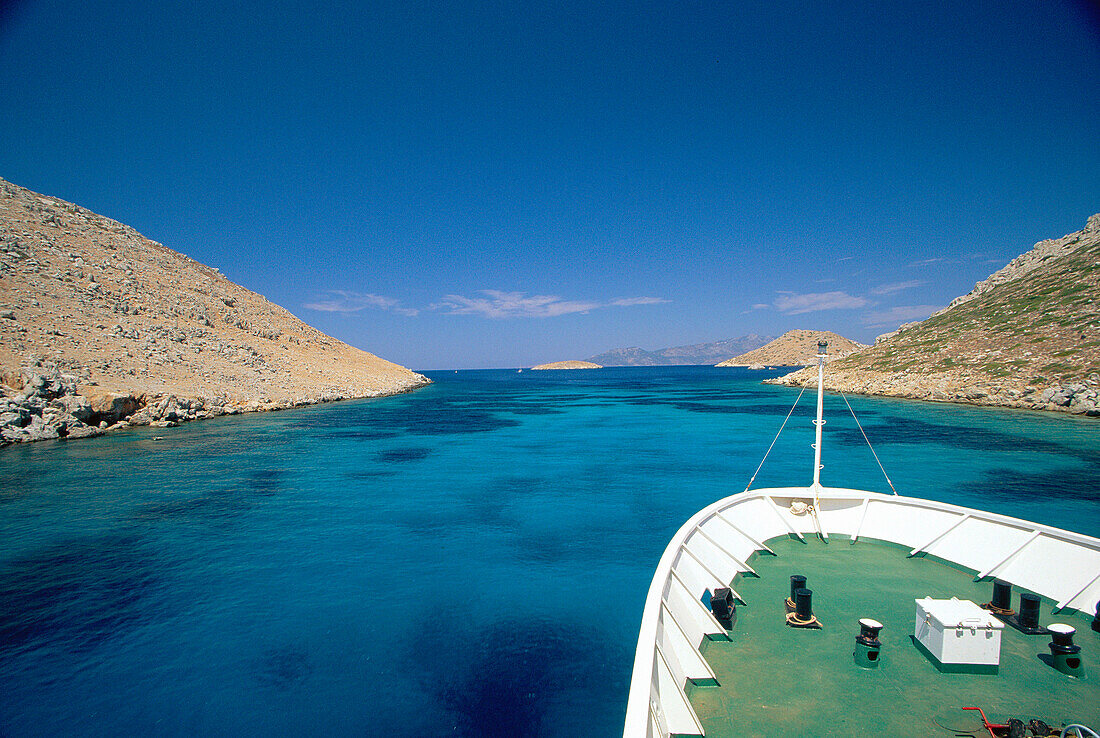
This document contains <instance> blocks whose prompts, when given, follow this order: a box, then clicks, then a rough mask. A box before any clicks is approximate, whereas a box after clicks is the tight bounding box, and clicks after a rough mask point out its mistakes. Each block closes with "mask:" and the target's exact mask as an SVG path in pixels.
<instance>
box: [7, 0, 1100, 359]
mask: <svg viewBox="0 0 1100 738" xmlns="http://www.w3.org/2000/svg"><path fill="white" fill-rule="evenodd" d="M832 5H833V4H830V3H819V2H783V1H780V2H774V1H771V0H769V2H746V3H741V2H725V1H722V2H718V1H713V2H690V1H688V2H669V3H663V4H656V3H639V2H621V3H616V2H568V3H567V2H560V3H543V2H537V1H536V2H512V1H509V2H478V3H462V2H430V3H427V2H416V1H415V0H401V1H400V2H349V3H341V2H328V3H314V2H283V1H275V2H262V3H259V2H257V3H232V2H229V3H227V2H187V1H186V0H184V1H181V2H171V3H161V2H148V1H147V0H143V1H142V2H133V3H122V2H109V1H105V2H91V3H89V2H80V3H77V2H46V1H40V0H16V1H15V2H12V0H0V176H2V177H4V178H6V179H8V180H10V181H12V182H15V183H17V184H20V185H23V186H26V187H29V188H31V189H33V190H36V191H39V192H44V193H48V194H51V195H57V196H59V197H62V198H65V199H67V200H71V201H74V202H77V203H79V204H81V205H84V206H86V207H88V208H91V209H92V210H95V211H97V212H99V213H102V214H104V215H108V216H110V217H113V218H115V219H117V220H120V221H122V222H125V223H128V224H130V225H132V226H134V227H135V228H137V229H138V230H139V231H141V232H142V233H144V234H145V235H146V236H148V237H150V238H153V239H155V240H157V241H160V242H162V243H164V244H165V245H167V246H169V247H171V248H173V249H176V250H177V251H181V252H183V253H185V254H187V255H188V256H191V257H192V258H195V259H197V260H199V261H202V262H205V263H207V264H211V265H213V266H217V267H220V268H221V269H222V270H223V272H224V273H225V274H226V275H228V276H229V277H230V278H231V279H233V280H234V281H236V282H239V283H240V284H243V285H244V286H246V287H249V288H250V289H253V290H256V291H257V292H260V293H262V294H264V295H265V296H267V297H268V298H269V299H271V300H273V301H274V302H277V303H279V304H281V305H283V306H285V307H286V308H288V309H289V310H290V311H291V312H293V313H295V314H296V315H298V316H299V317H301V318H302V319H304V320H305V321H306V322H308V323H311V324H313V325H315V326H317V327H319V328H321V329H322V330H324V331H326V332H328V333H331V334H333V335H335V336H337V337H339V338H341V339H343V340H345V341H348V342H349V343H351V344H353V345H356V346H360V347H362V348H365V349H367V350H369V351H372V352H374V353H377V354H379V355H381V356H383V357H385V358H388V359H392V360H394V361H398V362H400V363H403V364H406V365H408V366H411V367H413V368H418V369H436V368H452V367H454V368H464V367H484V366H526V365H530V364H533V363H536V362H541V361H550V360H557V359H568V358H583V357H586V356H589V355H592V354H595V353H597V352H600V351H603V350H605V349H608V348H613V347H619V346H634V345H637V346H641V347H643V348H648V349H654V348H660V347H664V346H669V345H676V344H685V343H697V342H704V341H713V340H719V339H724V338H730V337H733V336H738V335H742V334H745V333H750V332H755V333H770V334H778V333H780V332H782V331H784V330H787V329H790V328H825V329H831V330H835V331H837V332H839V333H842V334H844V335H847V336H850V337H852V338H856V339H861V340H869V339H871V338H873V337H874V336H875V335H876V334H878V333H882V332H885V331H887V330H891V329H893V328H895V327H897V325H898V324H899V323H900V322H903V321H906V320H912V319H916V318H921V317H925V316H926V315H927V314H928V313H929V312H930V311H932V310H933V309H935V308H937V307H940V306H943V305H944V304H946V303H947V302H948V301H950V299H951V298H953V297H955V296H957V295H959V294H963V293H965V292H967V291H968V290H969V289H970V288H971V287H972V286H973V284H974V282H975V281H977V280H979V279H982V278H984V277H985V276H987V275H988V274H989V273H990V272H992V271H994V270H996V269H998V268H1000V267H1001V266H1003V264H1005V263H1006V262H1007V261H1008V260H1009V259H1011V258H1012V257H1014V256H1015V255H1017V254H1018V253H1020V252H1021V251H1024V250H1026V249H1027V248H1028V247H1030V246H1031V245H1032V244H1033V243H1034V242H1035V241H1037V240H1040V239H1042V238H1049V237H1058V236H1061V235H1063V234H1065V233H1068V232H1071V231H1075V230H1078V229H1080V228H1081V227H1082V226H1083V225H1084V222H1085V219H1086V218H1087V217H1088V216H1089V215H1090V214H1092V213H1094V212H1098V211H1100V15H1098V14H1097V11H1095V10H1094V9H1093V6H1092V5H1091V4H1089V3H1087V2H1083V1H1082V2H1072V1H1070V0H1033V1H1029V2H1020V1H1013V0H1006V1H1005V2H997V3H970V2H930V3H920V2H917V3H914V2H890V1H889V0H874V1H871V2H866V3H837V4H836V5H838V6H842V7H841V9H837V8H833V7H830V6H832ZM745 6H748V7H745Z"/></svg>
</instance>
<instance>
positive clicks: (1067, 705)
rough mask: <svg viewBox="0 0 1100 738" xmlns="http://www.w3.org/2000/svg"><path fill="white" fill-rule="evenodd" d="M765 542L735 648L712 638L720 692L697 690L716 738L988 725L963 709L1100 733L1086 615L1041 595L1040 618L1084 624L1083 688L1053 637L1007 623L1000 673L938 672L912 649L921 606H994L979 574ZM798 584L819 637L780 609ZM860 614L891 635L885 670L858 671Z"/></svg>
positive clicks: (1099, 663)
mask: <svg viewBox="0 0 1100 738" xmlns="http://www.w3.org/2000/svg"><path fill="white" fill-rule="evenodd" d="M769 545H770V546H771V548H772V549H773V550H774V551H775V552H776V554H777V555H776V556H771V555H767V554H764V555H760V554H757V555H756V556H755V558H754V559H753V561H752V566H753V568H754V569H756V571H757V573H758V574H759V575H760V576H759V578H756V577H752V576H741V577H739V578H738V580H737V581H736V582H735V583H734V585H733V586H734V589H736V590H737V592H738V593H739V594H740V595H741V596H742V597H744V598H745V600H746V601H747V602H748V604H747V605H739V606H738V608H737V619H736V621H735V622H734V624H733V628H732V630H731V631H730V637H731V638H732V640H731V641H728V642H727V641H717V640H716V641H705V642H704V646H703V655H704V656H705V657H706V659H707V661H708V662H709V663H710V665H711V667H712V668H713V669H714V672H715V675H716V676H717V678H718V683H719V686H704V685H693V686H690V687H689V688H688V696H689V698H690V700H691V703H692V706H693V707H694V708H695V711H696V712H697V713H698V715H699V717H700V719H701V720H702V723H703V727H704V728H705V730H706V734H707V736H709V737H710V738H720V737H721V736H757V735H759V736H774V735H871V734H873V735H889V736H910V735H931V736H936V735H944V736H950V735H956V734H966V733H967V732H969V731H971V730H974V729H975V728H980V727H981V725H980V721H979V720H978V718H977V717H976V716H977V713H969V712H963V711H962V710H960V709H958V708H960V707H962V706H966V705H976V706H979V707H981V708H983V709H984V710H985V713H986V715H987V716H988V717H989V719H990V720H992V721H994V722H1004V720H1006V719H1008V718H1010V717H1018V718H1021V719H1023V720H1024V722H1025V723H1026V722H1027V721H1028V720H1029V719H1031V718H1040V719H1042V720H1044V721H1046V722H1047V723H1048V724H1050V725H1051V726H1052V727H1060V726H1061V723H1062V722H1063V721H1066V722H1080V723H1084V724H1085V725H1088V726H1090V727H1093V728H1094V729H1098V730H1100V633H1096V632H1095V631H1093V630H1091V628H1090V620H1091V619H1090V618H1086V617H1084V616H1083V615H1081V614H1079V613H1073V614H1071V613H1069V612H1064V613H1060V614H1057V615H1053V614H1051V613H1052V611H1053V604H1054V603H1052V602H1049V601H1047V600H1045V599H1044V601H1043V608H1042V610H1041V613H1040V621H1039V622H1040V624H1041V625H1048V624H1050V623H1052V622H1065V623H1069V624H1070V625H1073V626H1074V627H1076V628H1077V635H1076V636H1075V639H1074V642H1075V643H1077V644H1078V645H1080V646H1081V647H1082V650H1081V656H1082V660H1083V662H1084V665H1085V669H1086V670H1087V671H1086V678H1084V679H1074V678H1072V677H1069V676H1066V675H1064V674H1062V673H1060V672H1058V671H1056V670H1054V669H1053V668H1052V667H1050V666H1048V665H1047V663H1046V662H1044V661H1043V660H1042V659H1040V657H1039V656H1040V654H1049V650H1048V649H1047V643H1049V642H1050V637H1049V636H1038V635H1036V636H1025V635H1023V634H1022V633H1020V632H1018V631H1017V630H1015V629H1013V628H1011V627H1009V626H1005V628H1004V630H1003V631H1002V639H1001V664H1000V668H999V669H998V671H997V673H996V674H969V673H943V672H941V671H940V670H939V669H937V667H936V666H935V665H934V663H933V662H932V661H931V660H930V659H929V658H928V657H927V656H925V655H924V653H923V652H922V651H920V650H918V648H917V647H916V646H915V645H914V642H913V640H912V634H913V624H914V613H915V605H914V602H913V600H914V599H917V598H921V597H925V596H932V597H936V598H949V597H952V596H955V597H958V598H959V599H969V600H973V601H974V602H977V603H982V602H987V601H989V599H990V594H991V592H992V585H991V584H990V583H989V582H988V581H983V582H980V583H976V582H974V577H973V573H967V572H964V571H961V570H959V569H956V568H953V567H951V566H949V565H947V564H945V563H943V562H941V561H938V560H935V559H932V558H919V557H918V558H908V557H907V555H906V554H907V553H908V551H907V550H905V549H902V548H900V547H898V546H895V545H893V544H888V543H881V542H877V541H863V540H861V541H858V542H857V543H855V544H853V543H851V542H850V541H849V540H847V539H843V538H836V537H834V538H831V539H830V543H828V544H826V543H824V542H822V541H820V540H817V539H807V541H806V542H805V543H803V542H801V541H798V540H796V539H793V538H779V539H776V540H774V541H769ZM792 574H803V575H805V576H806V577H807V579H808V582H807V587H809V588H810V589H811V590H812V591H813V608H814V614H815V615H816V616H817V617H818V619H819V620H821V622H822V623H823V625H824V628H822V629H821V630H805V629H796V628H790V627H788V626H787V625H786V623H785V621H784V608H783V601H784V599H785V598H786V597H787V595H788V594H789V589H790V580H789V577H790V575H792ZM1018 592H1019V590H1015V591H1014V592H1013V598H1012V603H1013V607H1016V606H1017V603H1018V601H1019V595H1018ZM861 617H871V618H874V619H876V620H878V621H880V622H881V623H883V625H884V626H885V627H884V628H883V630H882V632H881V634H880V635H879V640H880V641H881V642H882V654H881V663H880V665H879V667H878V668H877V669H861V668H858V667H856V666H855V664H854V662H853V657H852V651H853V647H854V645H855V636H856V635H857V634H858V633H859V625H858V620H859V618H861ZM971 716H974V717H971ZM937 723H939V724H940V725H946V726H948V727H951V728H955V729H956V730H955V731H952V730H947V729H945V728H942V727H938V726H937ZM964 728H965V730H962V729H964ZM986 735H988V733H986Z"/></svg>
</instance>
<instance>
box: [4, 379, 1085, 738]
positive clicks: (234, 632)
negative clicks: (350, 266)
mask: <svg viewBox="0 0 1100 738" xmlns="http://www.w3.org/2000/svg"><path fill="white" fill-rule="evenodd" d="M428 374H429V375H430V376H431V377H432V379H433V380H435V384H434V385H432V386H430V387H427V388H425V389H423V390H421V391H418V392H415V393H413V394H409V395H403V396H399V397H392V398H386V399H380V400H365V401H354V402H343V403H336V404H331V405H325V406H319V407H313V408H306V409H301V410H293V411H287V412H282V413H267V414H257V415H248V416H238V417H232V418H222V419H218V420H213V421H205V422H201V423H192V424H189V425H185V426H181V427H179V428H171V429H135V430H131V431H125V432H121V433H118V434H111V435H109V436H106V437H102V438H96V439H90V440H84V441H79V442H71V443H65V442H52V441H51V442H43V443H37V444H30V445H25V446H17V447H9V448H6V449H0V735H3V736H31V735H81V736H108V735H110V736H117V735H143V736H144V735H151V736H155V735H173V736H175V735H226V736H229V735H275V736H279V735H366V736H386V735H397V736H443V735H458V736H533V735H538V736H577V735H592V736H598V735H607V736H614V735H617V734H620V733H621V730H622V718H623V714H624V711H625V708H626V695H627V688H628V684H629V679H630V671H631V666H632V662H633V655H634V647H635V644H636V639H637V634H638V625H639V623H640V620H641V612H642V604H643V602H644V599H645V594H646V589H647V587H648V585H649V581H650V576H651V574H652V571H653V568H654V566H655V565H656V563H657V560H658V558H659V557H660V554H661V552H662V550H663V548H664V546H665V544H666V542H667V541H668V539H669V538H670V537H671V535H672V534H673V533H674V532H675V531H676V529H677V528H678V527H679V526H680V525H681V524H682V523H683V521H684V520H685V519H686V518H688V517H689V516H690V515H691V514H692V513H694V512H695V511H696V510H698V509H699V508H700V507H702V506H704V505H706V504H707V503H709V502H712V501H714V500H715V499H718V498H720V497H723V496H725V495H728V494H731V493H733V492H738V491H740V490H742V489H743V488H744V487H745V484H746V483H747V482H748V480H749V478H750V476H751V475H752V473H753V471H754V469H755V468H756V465H757V463H758V462H759V461H760V458H761V456H762V455H763V454H764V451H765V450H766V449H767V447H768V444H769V443H770V442H771V439H772V437H773V435H774V434H775V432H776V430H777V429H778V428H779V425H780V423H781V422H782V420H783V417H784V416H785V415H786V413H787V410H788V409H789V407H790V405H791V403H792V402H793V400H794V397H795V396H796V394H797V391H796V390H791V389H787V388H779V387H768V386H764V385H761V384H760V383H759V381H760V379H761V378H762V377H763V376H767V375H768V373H767V372H750V371H748V370H738V369H724V370H721V369H715V368H710V367H669V368H625V369H603V370H596V371H588V372H566V371H561V372H529V371H525V372H522V373H518V372H516V371H515V370H510V371H504V370H499V371H463V372H457V373H455V372H429V373H428ZM850 400H851V402H852V405H853V406H854V407H855V409H856V412H857V413H858V414H859V416H860V420H861V421H862V422H863V424H864V427H865V429H866V431H867V434H868V436H869V437H870V439H871V441H872V443H874V444H875V448H876V450H877V451H878V454H879V457H880V458H881V459H882V462H883V464H884V465H885V466H886V469H887V471H888V472H889V474H890V477H891V479H892V480H893V482H894V485H895V486H896V487H897V489H898V491H899V492H901V493H902V494H910V495H915V496H923V497H928V498H932V499H938V500H944V501H949V502H955V503H959V504H963V505H969V506H976V507H981V508H984V509H988V510H993V511H996V512H1000V513H1004V514H1008V515H1014V516H1018V517H1023V518H1027V519H1030V520H1034V521H1037V522H1041V523H1047V524H1051V525H1055V526H1059V527H1063V528H1068V529H1071V530H1075V531H1078V532H1081V533H1086V534H1089V535H1093V536H1096V535H1100V423H1097V421H1096V420H1094V419H1084V418H1074V417H1062V416H1051V415H1044V414H1036V413H1028V412H1021V411H1009V410H992V409H979V408H969V407H959V406H949V405H933V404H926V403H917V402H907V401H900V400H886V399H871V398H860V397H856V398H850ZM813 401H814V397H813V393H812V392H809V391H808V392H807V393H806V395H805V396H804V397H803V398H802V402H801V403H800V405H799V409H798V410H796V412H795V414H794V416H793V417H792V418H791V421H790V424H789V425H788V429H787V431H786V432H785V433H784V435H783V437H782V438H781V439H780V441H779V443H777V444H776V448H775V449H774V450H773V451H772V453H771V457H770V458H769V460H768V464H767V465H766V466H765V467H764V470H763V471H762V472H761V473H760V475H759V477H758V478H757V481H756V484H755V485H754V486H757V487H760V486H771V485H788V484H804V483H808V482H809V480H810V475H811V464H812V458H813V451H812V449H811V448H810V443H811V442H812V435H813V427H812V425H811V424H810V422H809V421H810V417H811V415H812V408H813ZM826 417H827V419H828V423H827V425H826V426H825V442H824V451H823V463H824V464H825V469H824V471H823V472H822V480H823V481H824V482H825V483H826V484H829V485H835V486H855V487H864V488H868V489H873V490H877V491H886V492H888V491H889V488H888V486H887V484H886V482H885V480H884V479H883V477H882V474H881V472H880V471H879V470H878V467H877V465H876V464H875V462H874V459H873V458H872V456H871V454H870V452H869V451H868V450H867V447H866V445H865V444H864V442H863V439H862V437H861V435H860V433H859V431H858V430H857V429H856V427H855V425H854V423H853V422H852V420H851V417H850V416H849V415H848V410H847V408H846V407H845V405H844V403H843V401H842V400H841V399H840V398H839V397H836V396H828V397H827V398H826ZM156 436H161V437H162V438H161V439H160V440H157V439H156V438H155V437H156Z"/></svg>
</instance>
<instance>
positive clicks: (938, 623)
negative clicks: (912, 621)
mask: <svg viewBox="0 0 1100 738" xmlns="http://www.w3.org/2000/svg"><path fill="white" fill-rule="evenodd" d="M916 603H917V622H916V627H915V629H914V632H913V637H914V638H916V639H917V640H918V641H919V642H920V643H921V645H923V646H924V647H925V648H926V649H928V651H929V653H931V654H932V655H933V656H934V657H935V658H936V659H938V660H939V662H940V663H941V664H974V665H981V666H997V665H999V664H1000V662H1001V630H1002V629H1003V628H1004V627H1005V626H1004V623H1002V622H1001V621H1000V620H998V619H997V618H995V617H993V615H992V614H990V613H989V612H987V611H985V610H983V609H982V608H980V607H978V606H977V605H975V604H974V603H973V602H971V601H970V600H960V599H959V598H957V597H952V598H951V599H949V600H934V599H932V598H931V597H925V598H924V599H923V600H916Z"/></svg>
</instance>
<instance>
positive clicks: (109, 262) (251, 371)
mask: <svg viewBox="0 0 1100 738" xmlns="http://www.w3.org/2000/svg"><path fill="white" fill-rule="evenodd" d="M428 383H429V380H428V379H427V378H426V377H423V376H421V375H420V374H416V373H415V372H412V371H410V370H408V369H406V368H404V367H402V366H398V365H397V364H394V363H392V362H389V361H386V360H384V359H380V358H378V357H377V356H375V355H373V354H370V353H367V352H366V351H362V350H360V349H357V348H355V347H353V346H349V345H348V344H346V343H344V342H342V341H338V340H336V339H335V338H332V337H331V336H327V335H325V334H324V333H322V332H320V331H318V330H316V329H314V328H311V327H310V326H308V325H306V324H305V323H303V322H302V321H300V320H298V318H296V317H294V316H293V315H291V314H290V313H289V312H288V311H286V310H285V309H283V308H281V307H279V306H278V305H275V304H273V303H271V302H268V301H267V300H266V299H264V298H263V297H262V296H261V295H258V294H256V293H254V292H251V291H249V290H247V289H245V288H244V287H241V286H240V285H237V284H234V283H233V282H231V281H230V280H228V279H227V278H226V277H224V276H223V275H222V274H221V273H220V272H219V271H218V270H217V269H214V268H211V267H208V266H206V265H204V264H200V263H198V262H196V261H194V260H192V259H189V258H188V257H186V256H184V255H183V254H180V253H178V252H176V251H173V250H171V249H169V248H166V247H164V246H162V245H161V244H159V243H156V242H154V241H150V240H149V239H147V238H144V237H143V236H142V235H141V234H140V233H138V232H137V231H135V230H134V229H133V228H130V227H129V226H125V225H123V224H121V223H118V222H116V221H114V220H111V219H110V218H105V217H103V216H101V215H97V214H95V213H93V212H91V211H89V210H86V209H85V208H82V207H79V206H77V205H74V204H72V203H69V202H65V201H64V200H60V199H58V198H55V197H48V196H45V195H40V194H37V193H35V192H31V191H30V190H27V189H25V188H23V187H19V186H17V185H14V184H12V183H10V182H7V181H5V180H3V179H0V445H4V444H7V443H13V442H18V441H35V440H42V439H48V438H81V437H85V436H93V435H98V434H100V433H103V432H104V431H106V430H110V429H112V428H123V427H127V426H129V425H160V426H167V425H175V424H176V423H178V422H181V421H185V420H194V419H198V418H209V417H214V416H217V415H226V414H230V415H231V414H236V413H241V412H251V411H256V410H278V409H282V408H289V407H294V406H299V405H309V404H313V403H318V402H325V401H329V400H340V399H345V398H353V397H377V396H381V395H391V394H395V393H399V392H407V391H409V390H412V389H415V388H417V387H421V386H423V385H426V384H428Z"/></svg>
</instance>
